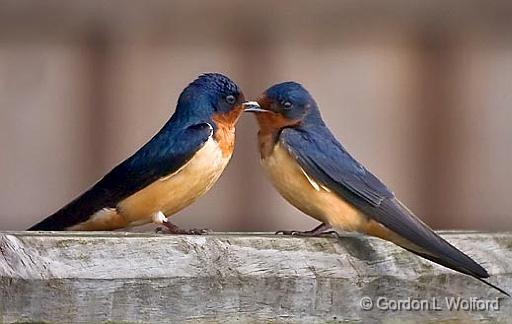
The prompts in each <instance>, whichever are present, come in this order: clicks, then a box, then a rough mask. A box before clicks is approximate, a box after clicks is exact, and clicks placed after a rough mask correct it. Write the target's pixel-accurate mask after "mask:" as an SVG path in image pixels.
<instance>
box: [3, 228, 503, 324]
mask: <svg viewBox="0 0 512 324" xmlns="http://www.w3.org/2000/svg"><path fill="white" fill-rule="evenodd" d="M443 236H444V237H445V238H446V239H447V240H449V241H450V242H451V243H453V244H454V245H455V246H457V247H459V248H460V249H462V250H463V251H465V252H467V253H468V254H469V255H470V256H472V257H474V258H475V259H476V260H478V261H479V262H481V263H482V264H483V265H484V266H485V267H486V268H487V269H488V270H489V273H490V274H491V278H490V281H491V282H493V283H497V284H499V285H500V286H501V287H502V288H504V289H506V290H508V291H512V262H511V260H512V249H511V247H512V234H511V233H497V234H486V233H475V232H457V233H454V232H450V233H444V235H443ZM0 285H1V291H0V322H2V323H3V322H5V323H10V322H15V321H26V322H31V321H48V322H56V323H70V322H73V323H82V322H103V321H123V322H157V323H164V322H166V323H168V322H191V323H200V322H218V323H231V322H262V321H263V322H268V321H276V322H284V323H288V322H290V323H292V322H293V323H325V322H339V321H364V322H372V321H382V320H387V321H390V322H396V321H415V322H418V321H419V322H421V321H427V320H439V321H441V320H445V321H447V320H455V321H457V322H458V321H460V322H461V323H463V322H467V321H468V320H491V321H493V322H494V321H504V322H505V321H507V320H509V319H510V317H511V316H512V307H511V306H512V302H511V301H510V299H506V298H503V299H500V301H499V306H500V309H499V310H497V311H474V312H467V311H450V310H448V309H446V308H447V307H445V304H444V298H445V297H450V296H461V297H462V298H464V299H469V298H471V297H476V298H480V299H489V300H495V299H496V298H497V297H500V298H501V297H503V296H502V295H500V294H499V293H498V292H496V291H493V290H492V289H490V288H488V287H487V286H485V285H483V284H481V283H479V282H478V281H477V280H474V279H472V278H470V277H467V276H464V275H459V274H457V273H455V272H453V271H451V270H447V269H445V268H442V267H440V266H437V265H434V264H433V263H431V262H429V261H424V260H422V259H420V258H418V257H416V256H414V255H413V254H411V253H409V252H406V251H404V250H402V249H400V248H398V247H396V246H394V245H392V244H390V243H387V242H384V241H382V240H379V239H375V238H368V237H365V236H355V235H348V234H347V235H344V236H342V237H341V238H340V239H335V238H299V237H283V236H275V235H270V234H265V233H260V234H257V233H254V234H237V233H232V234H221V233H218V234H211V235H205V236H183V235H176V236H163V235H153V234H136V233H121V232H114V233H103V232H90V233H81V232H75V233H68V232H61V233H37V232H35V233H27V232H1V233H0ZM364 296H368V297H370V298H372V300H374V301H377V300H378V299H379V298H388V299H389V300H400V299H407V298H409V297H410V298H413V299H432V298H436V299H437V300H438V302H439V306H441V307H442V309H441V310H431V311H396V312H393V311H384V310H379V309H375V308H374V309H373V310H371V311H363V310H361V306H360V301H361V298H362V297H364Z"/></svg>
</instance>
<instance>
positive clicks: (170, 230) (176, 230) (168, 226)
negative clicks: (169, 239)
mask: <svg viewBox="0 0 512 324" xmlns="http://www.w3.org/2000/svg"><path fill="white" fill-rule="evenodd" d="M162 225H164V226H165V227H157V229H156V232H157V233H159V234H186V235H203V234H208V232H211V230H209V229H206V228H191V229H183V228H180V227H178V226H177V225H174V224H173V223H170V222H165V223H163V224H162Z"/></svg>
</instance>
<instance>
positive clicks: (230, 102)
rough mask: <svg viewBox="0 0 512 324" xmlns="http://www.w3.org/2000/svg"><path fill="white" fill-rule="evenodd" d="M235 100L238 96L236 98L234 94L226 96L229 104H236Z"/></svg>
mask: <svg viewBox="0 0 512 324" xmlns="http://www.w3.org/2000/svg"><path fill="white" fill-rule="evenodd" d="M235 101H236V98H235V96H233V95H229V96H227V97H226V102H227V103H228V104H230V105H232V104H234V103H235Z"/></svg>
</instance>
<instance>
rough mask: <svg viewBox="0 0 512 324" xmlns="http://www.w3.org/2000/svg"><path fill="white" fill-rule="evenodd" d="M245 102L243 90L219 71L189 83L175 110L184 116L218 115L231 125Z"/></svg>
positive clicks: (245, 105)
mask: <svg viewBox="0 0 512 324" xmlns="http://www.w3.org/2000/svg"><path fill="white" fill-rule="evenodd" d="M255 105H256V103H253V102H246V101H245V97H244V94H243V92H242V90H241V89H240V88H239V87H238V85H237V84H236V83H235V82H233V81H232V80H231V79H230V78H228V77H227V76H225V75H222V74H220V73H205V74H202V75H201V76H199V77H198V78H197V79H196V80H194V81H193V82H192V83H191V84H189V85H188V87H187V88H185V90H183V92H182V93H181V95H180V98H179V100H178V107H177V109H176V113H178V114H179V115H184V116H200V117H202V118H205V117H208V118H215V117H216V118H218V119H222V120H224V121H225V122H227V123H229V124H234V123H236V121H237V120H238V117H239V116H240V113H241V112H242V111H243V109H244V108H245V107H255Z"/></svg>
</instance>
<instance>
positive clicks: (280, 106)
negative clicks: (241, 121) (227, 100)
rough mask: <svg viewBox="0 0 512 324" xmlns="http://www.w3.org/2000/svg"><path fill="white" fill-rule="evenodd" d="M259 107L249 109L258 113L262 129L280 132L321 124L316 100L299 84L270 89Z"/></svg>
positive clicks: (260, 101)
mask: <svg viewBox="0 0 512 324" xmlns="http://www.w3.org/2000/svg"><path fill="white" fill-rule="evenodd" d="M257 103H258V104H259V106H260V107H259V108H258V107H248V108H246V109H245V111H247V112H254V113H256V114H257V115H256V117H257V118H258V122H259V124H260V128H261V129H262V130H264V131H265V130H266V131H272V132H275V131H279V130H281V129H283V128H285V127H297V126H299V125H304V124H311V123H315V122H321V118H320V113H319V112H318V108H317V105H316V102H315V100H314V99H313V97H311V95H310V94H309V92H308V91H307V90H306V89H304V87H303V86H302V85H301V84H299V83H297V82H283V83H279V84H276V85H273V86H272V87H270V88H268V89H267V90H266V91H265V92H264V93H263V95H262V96H261V97H260V98H259V99H258V100H257Z"/></svg>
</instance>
